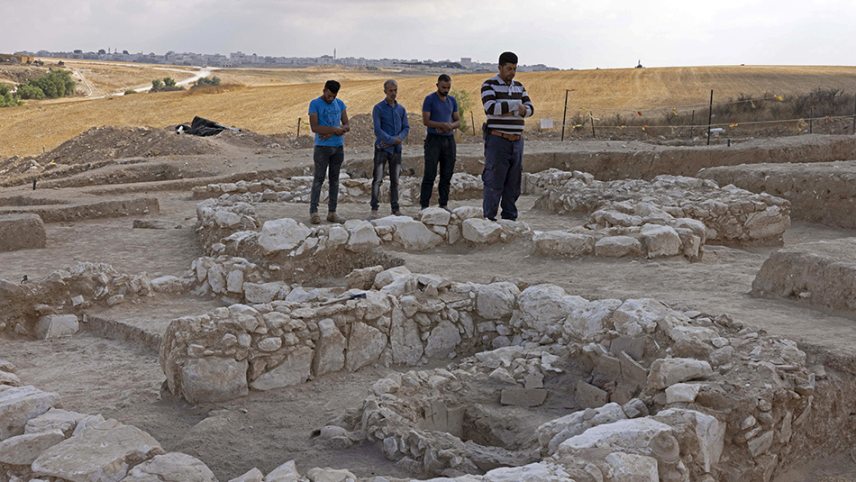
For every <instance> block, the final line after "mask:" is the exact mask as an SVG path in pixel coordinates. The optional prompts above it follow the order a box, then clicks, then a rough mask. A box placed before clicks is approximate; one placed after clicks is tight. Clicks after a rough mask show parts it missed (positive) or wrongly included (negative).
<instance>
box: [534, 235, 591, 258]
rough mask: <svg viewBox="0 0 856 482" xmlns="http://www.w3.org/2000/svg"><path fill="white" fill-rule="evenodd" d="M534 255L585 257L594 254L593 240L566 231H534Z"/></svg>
mask: <svg viewBox="0 0 856 482" xmlns="http://www.w3.org/2000/svg"><path fill="white" fill-rule="evenodd" d="M532 242H533V243H534V244H535V253H537V254H541V255H545V256H568V257H576V256H586V255H590V254H592V253H594V246H595V238H594V236H591V235H589V234H583V233H570V232H567V231H536V232H535V234H534V235H533V236H532Z"/></svg>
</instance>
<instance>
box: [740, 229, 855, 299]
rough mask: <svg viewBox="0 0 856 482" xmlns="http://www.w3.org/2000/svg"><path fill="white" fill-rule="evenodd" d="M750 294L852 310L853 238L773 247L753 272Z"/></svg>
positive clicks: (853, 283)
mask: <svg viewBox="0 0 856 482" xmlns="http://www.w3.org/2000/svg"><path fill="white" fill-rule="evenodd" d="M752 294H753V295H754V296H761V297H779V298H789V299H793V300H796V301H799V302H800V303H808V304H811V305H814V306H817V307H819V308H826V309H833V310H844V311H851V312H852V311H854V310H856V238H844V239H836V240H829V241H819V242H815V243H805V244H797V245H794V246H788V247H786V248H782V249H780V250H778V251H776V252H775V253H773V254H771V255H770V257H769V258H767V260H766V261H765V262H764V264H763V265H762V266H761V270H760V271H758V274H757V275H756V276H755V280H754V281H753V282H752Z"/></svg>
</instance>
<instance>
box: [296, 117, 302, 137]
mask: <svg viewBox="0 0 856 482" xmlns="http://www.w3.org/2000/svg"><path fill="white" fill-rule="evenodd" d="M300 121H301V118H300V117H298V118H297V137H300Z"/></svg>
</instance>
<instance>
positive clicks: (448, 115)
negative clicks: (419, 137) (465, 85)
mask: <svg viewBox="0 0 856 482" xmlns="http://www.w3.org/2000/svg"><path fill="white" fill-rule="evenodd" d="M422 112H430V113H431V117H429V119H430V120H432V121H434V122H452V113H453V112H458V101H456V100H455V98H454V97H452V96H451V95H447V96H446V100H445V101H443V100H441V99H440V96H439V95H437V93H436V92H434V93H431V94H429V95H428V97H425V102H423V103H422ZM428 133H429V134H434V135H438V136H452V135H454V134H455V133H454V132H440V131H438V130H437V129H435V128H433V127H429V128H428Z"/></svg>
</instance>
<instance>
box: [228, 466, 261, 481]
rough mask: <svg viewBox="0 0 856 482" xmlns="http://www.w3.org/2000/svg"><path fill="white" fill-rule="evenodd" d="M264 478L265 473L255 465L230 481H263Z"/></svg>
mask: <svg viewBox="0 0 856 482" xmlns="http://www.w3.org/2000/svg"><path fill="white" fill-rule="evenodd" d="M264 478H265V474H263V473H262V471H261V470H259V469H258V468H256V467H253V468H252V469H250V470H248V471H247V472H246V473H244V474H243V475H239V476H238V477H235V478H234V479H231V480H229V482H263V481H264Z"/></svg>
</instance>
